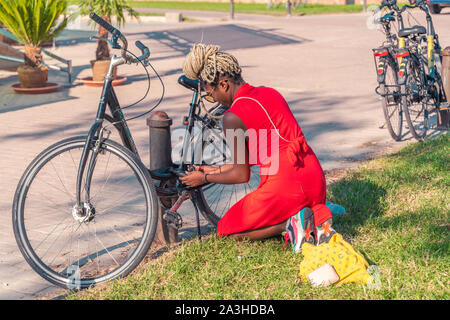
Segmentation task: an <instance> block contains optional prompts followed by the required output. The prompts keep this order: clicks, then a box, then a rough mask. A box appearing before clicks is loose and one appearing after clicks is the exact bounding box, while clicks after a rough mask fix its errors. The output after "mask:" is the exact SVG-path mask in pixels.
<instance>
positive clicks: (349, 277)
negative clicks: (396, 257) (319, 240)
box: [300, 233, 370, 284]
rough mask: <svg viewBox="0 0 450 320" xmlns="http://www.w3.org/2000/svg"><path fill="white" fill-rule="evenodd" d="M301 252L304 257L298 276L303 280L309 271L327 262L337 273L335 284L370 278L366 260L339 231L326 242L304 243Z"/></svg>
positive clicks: (365, 281) (358, 281)
mask: <svg viewBox="0 0 450 320" xmlns="http://www.w3.org/2000/svg"><path fill="white" fill-rule="evenodd" d="M302 253H303V256H304V259H303V261H302V262H301V263H300V277H301V278H302V279H304V280H306V279H307V276H308V274H309V273H310V272H312V271H314V270H316V269H317V268H319V267H321V266H323V265H324V264H327V263H328V264H330V265H332V266H333V267H334V269H335V270H336V273H337V274H338V275H339V281H338V282H337V283H336V284H341V283H350V282H355V283H362V284H366V283H367V279H368V278H370V274H369V273H368V272H367V267H368V266H369V264H368V263H367V261H366V260H365V259H364V257H363V256H362V255H361V254H360V253H358V252H356V251H355V250H354V249H353V248H352V246H351V245H350V244H349V243H348V242H346V241H345V240H344V239H343V238H342V235H341V234H339V233H336V234H334V235H333V236H332V237H331V239H330V241H329V242H328V243H323V244H320V245H318V246H315V245H312V244H309V243H304V244H303V245H302Z"/></svg>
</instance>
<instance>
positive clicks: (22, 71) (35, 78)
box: [17, 64, 48, 88]
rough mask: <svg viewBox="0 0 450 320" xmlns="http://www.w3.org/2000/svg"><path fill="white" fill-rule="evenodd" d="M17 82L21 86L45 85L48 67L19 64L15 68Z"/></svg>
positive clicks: (36, 86)
mask: <svg viewBox="0 0 450 320" xmlns="http://www.w3.org/2000/svg"><path fill="white" fill-rule="evenodd" d="M17 74H18V75H19V82H20V85H21V86H22V88H41V87H45V84H46V83H47V80H48V68H46V67H41V68H33V67H30V66H27V65H24V64H23V65H21V66H19V67H18V68H17Z"/></svg>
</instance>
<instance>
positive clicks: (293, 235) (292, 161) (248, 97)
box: [182, 44, 335, 252]
mask: <svg viewBox="0 0 450 320" xmlns="http://www.w3.org/2000/svg"><path fill="white" fill-rule="evenodd" d="M183 71H184V73H185V74H186V76H187V77H189V78H192V79H200V83H201V85H202V89H203V90H205V91H206V93H207V94H208V95H210V96H211V97H212V98H214V100H215V101H217V102H219V103H220V104H221V105H223V106H225V107H229V109H228V110H227V112H226V113H225V115H224V117H223V130H224V132H225V135H226V137H227V140H228V141H229V143H230V144H229V145H232V146H233V148H232V150H231V151H232V154H233V159H232V160H233V161H232V163H231V164H225V165H223V166H221V167H220V168H217V167H211V166H200V167H196V170H195V171H192V172H187V176H186V177H184V178H182V181H183V182H184V183H185V184H187V185H190V186H198V185H202V184H204V183H206V182H212V183H218V184H238V183H243V182H247V181H248V180H249V178H250V169H249V168H250V165H252V164H258V165H260V168H261V182H260V185H259V186H258V188H257V189H256V190H255V191H253V192H251V193H249V194H247V195H246V196H245V197H244V198H242V199H241V200H240V201H238V202H237V203H236V204H235V205H234V206H232V207H231V208H230V209H229V210H228V212H226V213H225V215H224V216H223V217H222V219H221V220H220V221H219V223H218V225H217V233H218V235H219V236H230V237H236V238H244V237H245V238H249V239H253V240H257V239H263V238H267V237H271V236H274V235H277V234H282V233H283V232H284V231H287V232H286V235H285V238H286V239H289V240H291V243H292V245H293V249H294V250H295V251H297V252H299V251H300V250H301V245H302V244H303V243H304V242H309V243H316V244H320V243H323V242H328V241H329V239H330V238H331V236H332V235H333V234H334V233H335V231H334V230H333V229H332V227H331V223H332V220H331V212H330V210H329V209H328V207H327V206H326V205H325V202H326V199H325V198H326V183H325V176H324V173H323V170H322V168H321V166H320V163H319V161H318V159H317V157H316V155H315V154H314V152H313V150H312V149H311V148H310V147H309V146H308V144H307V142H306V140H305V137H304V135H303V133H302V130H301V129H300V127H299V125H298V123H297V121H296V119H295V117H294V116H293V114H292V112H291V110H290V108H289V106H288V104H287V103H286V101H285V99H284V98H283V97H282V96H281V94H279V93H278V92H277V91H276V90H274V89H272V88H267V87H254V86H251V85H250V84H248V83H245V82H244V80H243V79H242V76H241V68H240V67H239V64H238V62H237V60H236V58H234V57H233V56H232V55H229V54H227V53H225V52H221V51H219V47H218V46H212V45H204V44H196V45H194V46H193V48H192V50H191V51H190V53H189V54H188V56H187V57H186V60H185V62H184V65H183ZM239 129H240V130H239ZM248 132H253V133H255V134H253V135H251V134H248ZM245 133H247V135H246V134H245ZM240 136H242V137H240ZM255 136H256V138H254V139H252V138H249V137H255ZM240 138H245V141H246V144H245V150H239V143H238V140H239V139H240ZM274 138H275V139H274ZM240 155H244V156H243V157H242V158H243V159H245V161H239V159H238V158H239V156H240ZM252 162H253V163H252Z"/></svg>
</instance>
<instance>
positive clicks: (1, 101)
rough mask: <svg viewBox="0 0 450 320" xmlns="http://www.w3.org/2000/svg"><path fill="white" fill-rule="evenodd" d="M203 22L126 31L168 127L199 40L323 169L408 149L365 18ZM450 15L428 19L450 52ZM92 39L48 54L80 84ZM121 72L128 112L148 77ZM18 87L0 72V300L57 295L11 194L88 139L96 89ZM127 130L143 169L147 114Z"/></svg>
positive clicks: (182, 98)
mask: <svg viewBox="0 0 450 320" xmlns="http://www.w3.org/2000/svg"><path fill="white" fill-rule="evenodd" d="M444 13H445V12H444ZM202 16H203V17H206V18H207V19H206V18H205V19H204V21H205V22H195V23H180V24H167V23H156V22H155V23H152V22H146V23H143V24H141V25H138V24H136V23H129V24H127V26H126V27H125V28H124V29H123V32H124V34H125V35H126V36H127V38H128V39H129V43H130V47H131V44H132V43H134V41H135V40H141V41H142V42H144V43H145V44H146V45H147V46H149V48H150V50H151V54H152V62H153V66H154V68H155V69H156V70H157V71H158V73H159V74H160V75H161V77H162V79H163V81H164V85H165V99H164V101H163V102H162V103H161V105H160V106H159V107H158V109H157V110H161V111H166V112H167V113H168V115H169V116H170V117H171V118H173V123H174V125H173V128H174V129H176V128H180V127H181V121H182V117H183V116H184V115H185V114H186V113H187V111H188V107H189V103H190V92H188V90H186V89H185V88H183V87H181V86H179V85H178V84H177V83H176V80H177V78H178V77H179V76H180V75H181V64H182V61H183V59H184V56H185V54H186V53H187V52H188V51H189V48H190V46H191V44H192V43H194V42H199V41H200V40H202V39H203V42H205V43H217V44H219V45H221V46H222V49H223V50H226V51H228V52H230V53H232V54H234V55H235V56H236V57H237V58H238V60H239V62H240V63H241V65H242V68H243V76H244V79H245V80H246V81H247V82H249V83H250V84H252V85H264V86H270V87H274V88H276V89H277V90H279V91H280V92H281V93H282V94H283V95H284V96H285V98H286V100H287V101H288V103H289V105H290V107H291V109H292V111H293V113H294V115H295V116H296V118H297V120H298V122H299V124H300V126H301V128H302V130H303V131H304V133H305V135H306V137H307V140H308V143H309V145H310V146H312V148H313V149H314V151H315V152H316V154H317V155H318V157H319V159H320V161H321V163H322V165H323V167H324V169H325V170H332V169H339V168H348V167H352V166H355V165H356V164H357V161H358V160H361V159H365V158H369V157H372V156H374V155H377V154H381V153H384V152H389V151H392V150H395V149H398V148H400V147H402V146H404V145H406V144H408V143H410V142H414V141H413V140H412V139H411V137H410V135H406V136H405V137H404V139H403V141H402V142H400V143H398V142H396V143H394V142H393V141H392V139H391V138H390V136H389V133H388V132H387V129H385V128H384V129H380V126H381V125H382V124H383V123H384V119H383V114H382V110H381V106H380V102H379V100H378V97H377V96H376V94H375V93H374V88H375V87H376V77H375V71H374V65H373V58H372V53H371V48H373V47H377V46H378V45H379V44H380V43H381V41H382V39H383V34H382V33H380V32H378V31H376V30H369V29H368V28H367V26H366V19H367V15H365V14H347V15H320V16H304V17H291V18H276V17H267V16H254V15H239V14H238V15H236V18H237V19H236V20H235V21H233V22H230V21H226V20H224V19H225V18H227V16H228V14H226V13H224V14H222V15H221V14H215V15H210V14H208V13H201V14H196V15H195V17H196V18H197V19H201V17H202ZM449 17H450V15H448V14H443V15H435V16H434V22H435V28H436V30H437V32H438V33H439V35H440V41H441V44H442V45H444V46H447V45H450V19H449ZM213 18H214V19H213ZM420 21H422V20H420ZM91 34H93V32H92V31H91V29H89V28H88V27H83V29H81V30H73V31H70V32H66V33H65V35H64V34H63V35H62V36H61V37H60V38H59V41H58V45H57V48H56V49H55V50H52V51H53V52H55V53H56V54H58V55H60V56H62V57H64V58H67V59H72V61H73V65H74V72H75V76H76V77H77V78H78V79H81V78H83V77H86V76H89V75H90V64H89V60H91V59H93V58H94V53H95V47H96V44H95V42H90V41H88V40H87V37H88V36H89V35H91ZM132 50H133V51H134V52H136V53H137V52H138V51H137V50H134V48H132ZM49 62H50V61H49ZM119 70H120V71H119V73H120V74H121V75H125V76H126V77H127V78H128V79H129V81H128V82H127V83H126V84H125V85H123V86H120V87H116V92H117V94H118V98H119V100H120V102H121V103H122V105H124V106H126V105H128V104H130V103H133V102H135V101H136V100H138V99H139V98H140V97H141V96H142V95H143V94H144V92H145V90H146V88H147V82H146V76H145V73H144V72H143V70H142V68H136V66H124V67H123V68H121V69H119ZM50 81H51V82H60V83H63V82H65V81H66V79H65V77H64V75H61V74H58V73H55V72H51V74H50ZM15 82H17V77H16V75H15V73H8V72H1V71H0V141H1V142H0V143H1V150H2V152H1V157H0V189H1V191H2V192H1V193H0V299H35V298H37V297H40V296H42V295H44V294H46V295H57V294H58V293H59V292H61V290H59V289H58V288H56V287H55V286H52V285H51V284H50V283H48V282H46V281H45V280H43V279H41V278H40V277H39V276H37V275H36V274H35V273H34V271H33V270H31V268H30V267H29V266H28V265H27V264H26V263H25V261H24V259H23V257H22V255H21V254H20V252H19V250H18V248H17V245H16V243H15V240H14V236H13V232H12V225H11V204H12V200H13V196H14V191H15V188H16V186H17V183H18V181H19V179H20V177H21V175H22V173H23V171H24V170H25V168H26V167H27V165H28V164H29V163H30V162H31V160H32V159H33V158H34V157H35V156H36V155H37V154H38V153H39V152H40V151H42V150H43V149H44V148H46V147H47V146H48V145H50V144H52V143H54V142H56V141H58V140H61V139H63V138H67V137H70V136H73V135H78V134H85V133H86V132H87V129H88V128H89V126H90V125H91V124H92V121H93V119H94V116H95V112H96V107H97V104H98V97H99V94H100V90H99V89H98V88H89V87H84V86H75V87H73V88H65V89H60V90H59V91H58V92H57V93H54V94H46V95H41V96H25V95H24V96H22V95H16V94H15V93H14V92H13V91H12V89H11V88H10V85H11V84H12V83H15ZM161 90H162V89H161V85H160V83H159V82H158V79H157V78H156V77H155V76H154V74H153V73H152V82H151V91H150V95H149V97H147V99H146V100H145V101H144V102H141V103H139V104H138V105H137V106H136V107H135V108H132V109H129V111H127V112H126V114H127V115H128V116H133V115H137V114H139V113H142V112H145V111H146V110H148V109H149V107H151V106H153V105H154V103H155V102H156V101H157V100H158V99H159V97H160V94H161ZM129 125H130V128H131V130H132V132H133V135H134V138H135V141H136V143H137V145H138V148H139V150H140V154H141V157H142V158H143V160H144V163H145V164H146V165H148V162H149V161H148V159H149V155H148V128H147V126H146V122H145V117H144V118H141V119H138V120H134V121H132V122H130V123H129ZM186 206H188V204H186ZM191 209H192V208H189V207H186V208H185V209H184V210H185V211H187V212H188V211H191ZM191 212H192V211H191ZM189 219H190V220H189ZM187 220H188V221H187V226H188V227H189V226H192V225H193V218H192V217H191V218H187ZM185 221H186V219H185ZM185 231H186V230H185ZM187 231H189V230H187Z"/></svg>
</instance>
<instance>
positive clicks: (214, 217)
mask: <svg viewBox="0 0 450 320" xmlns="http://www.w3.org/2000/svg"><path fill="white" fill-rule="evenodd" d="M219 112H223V110H220V111H219ZM203 137H204V139H205V141H204V142H203V143H202V145H201V146H202V150H201V156H202V163H204V164H206V165H212V166H220V165H223V164H225V163H226V162H227V159H229V156H230V152H229V149H228V146H227V142H226V139H225V136H224V135H223V131H222V129H221V124H220V122H219V124H218V126H217V127H215V130H213V131H211V134H210V135H208V134H207V135H204V136H203ZM259 183H260V166H259V165H253V166H251V167H250V180H249V181H248V182H246V183H241V184H231V185H230V184H214V183H209V184H207V185H205V186H203V187H202V188H200V189H199V193H198V196H197V197H196V204H197V206H198V208H199V210H200V212H201V213H202V215H203V216H204V217H205V218H206V219H207V220H208V221H209V222H210V223H211V224H213V225H214V226H216V225H217V223H218V222H219V220H220V219H221V218H222V216H223V215H224V214H225V213H226V212H227V211H228V210H229V209H230V208H231V207H232V206H233V205H234V204H235V203H236V202H238V201H239V200H241V199H242V198H243V197H245V196H246V195H247V194H249V193H251V192H252V191H254V190H256V188H257V187H258V186H259Z"/></svg>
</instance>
